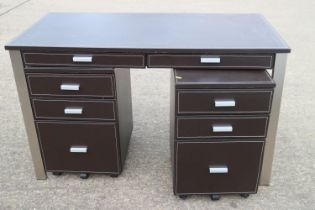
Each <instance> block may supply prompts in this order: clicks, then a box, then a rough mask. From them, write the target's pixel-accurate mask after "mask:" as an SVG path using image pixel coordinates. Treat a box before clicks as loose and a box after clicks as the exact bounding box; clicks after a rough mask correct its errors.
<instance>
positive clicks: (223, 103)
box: [177, 90, 272, 114]
mask: <svg viewBox="0 0 315 210" xmlns="http://www.w3.org/2000/svg"><path fill="white" fill-rule="evenodd" d="M271 100H272V90H179V91H177V103H178V105H177V109H178V110H177V113H178V114H214V113H235V114H236V113H269V112H270V107H271Z"/></svg>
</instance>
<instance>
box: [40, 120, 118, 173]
mask: <svg viewBox="0 0 315 210" xmlns="http://www.w3.org/2000/svg"><path fill="white" fill-rule="evenodd" d="M39 123H49V124H86V123H89V124H96V125H99V124H109V125H114V128H115V145H116V151H117V152H116V157H117V170H118V171H119V160H120V158H119V152H120V150H119V148H118V138H117V127H116V123H113V122H101V123H100V122H84V123H80V122H79V123H78V122H72V121H68V122H67V121H58V122H55V121H41V122H35V125H36V132H37V136H38V140H39V142H40V148H41V152H42V158H43V160H44V165H45V170H46V171H47V166H46V160H45V152H44V149H43V147H42V139H41V136H40V132H39V127H38V124H39ZM49 171H52V170H49ZM58 171H67V170H58ZM100 173H102V172H100ZM103 173H104V172H103ZM108 173H110V172H108Z"/></svg>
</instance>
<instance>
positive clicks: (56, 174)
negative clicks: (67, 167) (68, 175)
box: [52, 172, 62, 176]
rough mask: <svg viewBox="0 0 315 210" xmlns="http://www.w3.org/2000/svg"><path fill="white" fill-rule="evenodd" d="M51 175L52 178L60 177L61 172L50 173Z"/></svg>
mask: <svg viewBox="0 0 315 210" xmlns="http://www.w3.org/2000/svg"><path fill="white" fill-rule="evenodd" d="M52 174H53V175H54V176H61V175H62V172H52Z"/></svg>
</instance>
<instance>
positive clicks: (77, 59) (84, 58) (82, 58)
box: [72, 55, 93, 63]
mask: <svg viewBox="0 0 315 210" xmlns="http://www.w3.org/2000/svg"><path fill="white" fill-rule="evenodd" d="M92 60H93V57H92V56H91V55H75V56H73V58H72V61H73V62H74V63H91V62H92Z"/></svg>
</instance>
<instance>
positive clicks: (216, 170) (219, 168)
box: [209, 165, 229, 174]
mask: <svg viewBox="0 0 315 210" xmlns="http://www.w3.org/2000/svg"><path fill="white" fill-rule="evenodd" d="M228 172H229V169H228V167H227V166H226V165H212V166H209V173H210V174H227V173H228Z"/></svg>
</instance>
